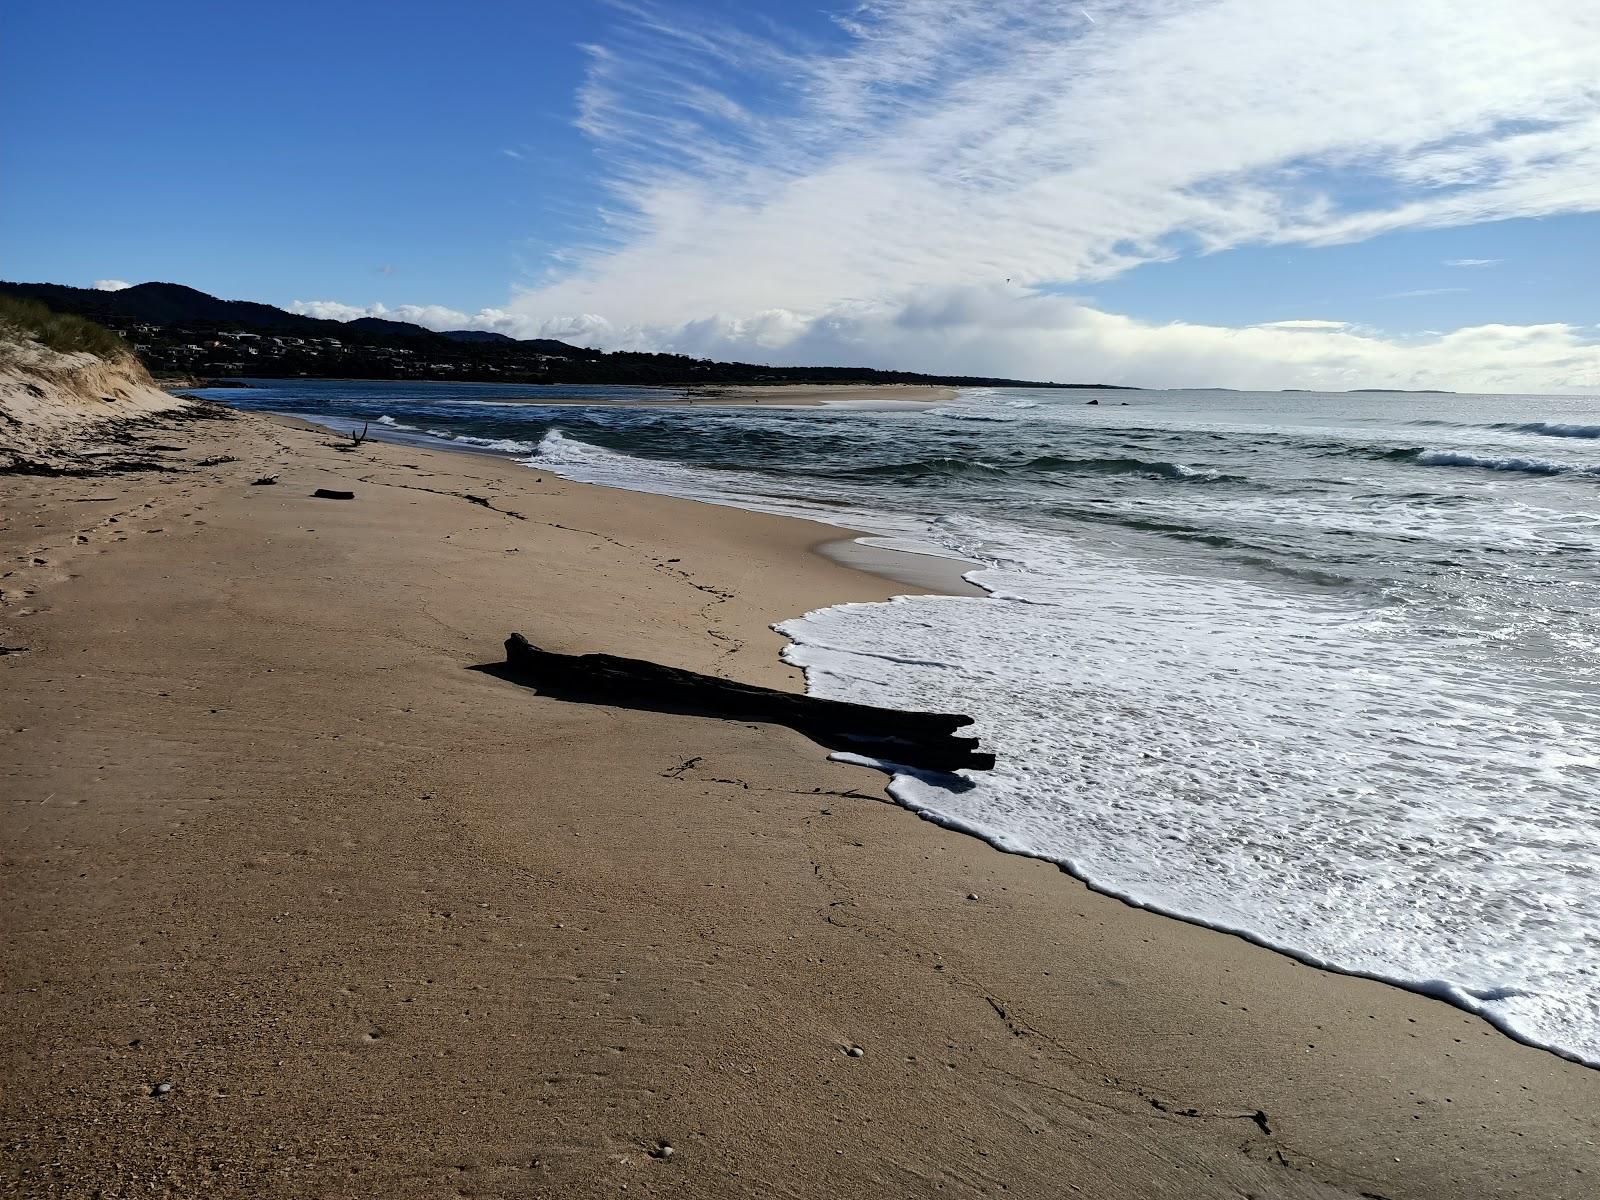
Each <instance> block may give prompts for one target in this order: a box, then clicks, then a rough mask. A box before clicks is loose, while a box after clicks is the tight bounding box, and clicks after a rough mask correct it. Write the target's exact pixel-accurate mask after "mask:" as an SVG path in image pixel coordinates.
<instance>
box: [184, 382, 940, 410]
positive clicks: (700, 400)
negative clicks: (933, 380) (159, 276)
mask: <svg viewBox="0 0 1600 1200" xmlns="http://www.w3.org/2000/svg"><path fill="white" fill-rule="evenodd" d="M268 382H269V383H274V384H282V385H293V384H295V383H297V382H310V383H346V382H373V383H383V384H395V385H399V384H405V383H410V382H416V383H419V384H431V385H437V384H438V383H440V382H448V381H440V380H415V381H412V380H404V379H385V380H368V381H362V380H344V379H320V378H319V379H314V380H304V381H302V380H298V379H292V378H291V379H281V380H280V379H269V380H268ZM161 386H162V388H163V389H164V390H165V391H167V392H168V393H169V394H171V395H175V396H183V395H187V394H189V393H191V392H204V391H221V390H228V391H232V390H235V389H238V390H245V391H252V390H263V389H260V388H257V386H256V385H255V384H248V383H228V384H222V385H220V386H218V387H208V386H206V385H205V384H204V383H200V384H188V385H179V384H177V383H172V382H170V381H169V382H165V383H163V384H162V385H161ZM473 386H478V387H496V386H502V387H507V388H517V387H523V388H526V387H553V388H560V387H598V386H608V387H615V388H619V389H620V388H631V389H632V390H635V391H641V392H646V391H648V392H661V393H663V395H662V396H661V397H660V398H658V399H650V400H614V399H610V398H608V397H604V396H592V397H582V398H577V399H564V400H541V399H538V398H535V397H528V396H510V397H506V398H504V399H503V400H501V401H499V403H504V404H527V405H537V406H539V407H541V408H563V407H570V406H574V405H581V406H586V407H591V408H592V407H597V406H598V407H613V408H687V407H691V406H695V405H701V406H704V407H707V408H712V407H717V408H817V407H826V406H828V405H834V404H837V405H849V406H851V407H858V406H861V405H868V406H871V405H877V404H885V405H890V406H894V407H898V406H900V405H907V406H917V407H920V406H925V405H935V404H947V403H949V402H950V401H951V400H954V399H955V398H956V397H957V396H959V395H960V394H961V390H962V389H961V388H959V387H954V386H945V385H943V384H914V383H859V384H858V383H817V384H811V383H788V384H775V385H772V386H766V385H756V384H616V385H596V384H493V383H475V384H474V385H473Z"/></svg>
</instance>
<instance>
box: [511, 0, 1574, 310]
mask: <svg viewBox="0 0 1600 1200" xmlns="http://www.w3.org/2000/svg"><path fill="white" fill-rule="evenodd" d="M621 11H622V13H623V21H622V25H621V27H620V28H619V29H618V31H617V33H616V35H615V37H614V38H613V39H611V40H609V41H608V42H607V44H605V45H603V46H601V45H597V46H592V47H590V48H589V49H588V53H589V56H590V72H589V77H588V81H587V83H586V84H585V87H584V89H583V94H582V97H581V113H580V118H579V125H580V127H581V128H582V129H583V130H584V131H585V132H586V133H587V134H589V136H590V137H591V138H593V139H594V140H595V142H596V144H597V146H598V148H599V150H600V152H601V154H602V156H603V159H604V161H605V162H606V163H607V164H608V169H609V171H610V172H611V182H612V185H613V190H614V193H615V195H616V198H617V203H616V205H615V207H614V208H613V209H612V210H610V211H608V212H607V213H606V214H605V221H604V223H603V225H602V226H600V227H599V228H597V229H596V230H595V231H594V233H595V237H594V239H593V240H592V242H591V244H590V245H588V246H587V247H586V248H580V250H579V252H578V256H577V265H576V267H575V268H571V269H568V270H567V271H566V272H565V273H564V274H562V275H561V276H560V277H558V278H554V279H552V280H551V281H550V282H549V283H548V284H546V285H544V286H541V287H537V288H534V289H533V290H531V291H530V292H529V293H528V294H527V295H526V296H524V297H523V298H522V299H521V300H520V301H519V302H518V303H517V305H516V308H517V310H518V311H520V312H526V313H529V314H530V315H533V314H538V315H541V316H544V315H552V314H556V313H562V312H573V311H580V312H583V311H601V312H605V313H608V314H613V315H614V316H615V317H617V318H620V319H622V320H626V321H630V322H652V321H660V322H672V321H676V320H679V319H681V318H682V317H683V315H684V314H685V312H689V313H702V314H704V313H712V312H734V313H750V312H756V311H760V310H762V309H766V308H770V307H774V306H779V307H783V308H786V309H789V310H791V311H795V312H798V313H801V314H805V313H808V312H814V311H818V310H820V309H821V308H822V307H825V306H828V305H831V304H835V303H837V302H840V301H843V300H852V301H863V302H871V301H874V300H878V299H881V298H882V297H884V296H886V295H889V294H893V293H898V292H901V291H904V290H905V289H908V288H916V287H937V286H948V285H951V284H955V283H961V282H986V281H991V280H998V279H1001V278H1005V277H1010V278H1013V279H1015V280H1017V281H1019V282H1022V283H1025V284H1040V283H1058V282H1062V281H1066V282H1078V281H1092V280H1096V279H1103V278H1106V277H1108V276H1111V275H1115V274H1117V273H1118V272H1120V271H1123V270H1125V269H1127V268H1128V267H1130V266H1132V265H1134V264H1136V263H1140V262H1144V261H1148V260H1151V259H1159V258H1164V257H1170V256H1172V255H1175V254H1179V253H1188V252H1195V251H1202V252H1203V251H1215V250H1220V249H1225V248H1227V247H1231V246H1237V245H1242V244H1246V243H1252V242H1254V243H1263V242H1309V243H1326V242H1335V241H1341V240H1352V239H1358V238H1363V237H1367V236H1371V235H1373V234H1376V233H1379V232H1384V231H1388V230H1392V229H1399V228H1407V227H1418V226H1429V225H1445V224H1462V223H1467V222H1472V221H1484V220H1490V219H1496V218H1503V217H1509V216H1528V215H1536V214H1541V213H1549V212H1560V211H1571V210H1579V209H1593V208H1596V207H1600V124H1597V122H1600V116H1597V114H1596V108H1595V99H1594V95H1593V92H1592V89H1591V86H1590V84H1591V81H1592V80H1593V79H1594V78H1597V77H1600V10H1596V9H1595V8H1594V7H1593V6H1591V5H1588V4H1586V3H1582V2H1580V0H1551V2H1548V3H1545V4H1542V5H1540V6H1538V8H1537V9H1535V10H1533V11H1523V10H1521V9H1518V10H1517V11H1515V12H1513V11H1511V10H1509V9H1507V8H1506V7H1505V6H1504V5H1503V4H1500V3H1498V2H1496V0H1464V2H1462V3H1446V2H1444V0H1418V2H1417V3H1413V4H1407V5H1394V4H1392V3H1388V2H1387V0H1384V2H1379V0H1352V2H1351V3H1347V4H1341V5H1335V6H1323V7H1320V8H1316V9H1311V8H1307V7H1305V6H1302V5H1293V4H1289V5H1286V4H1282V3H1279V2H1278V0H1216V2H1212V3H1183V2H1175V0H1126V2H1123V3H1118V4H1107V5H1103V6H1097V7H1096V10H1095V18H1096V20H1095V22H1093V23H1091V22H1088V21H1085V20H1084V19H1083V15H1082V12H1081V11H1080V10H1078V9H1077V8H1076V7H1070V8H1068V7H1063V6H1061V5H1059V4H1057V3H1054V2H1048V0H1016V2H1015V3H1011V4H1007V5H994V4H992V3H989V2H988V0H875V2H874V3H870V4H867V5H864V6H862V7H861V9H860V10H859V12H858V13H857V15H855V16H854V17H852V18H851V19H849V20H842V21H841V22H840V25H841V28H842V31H843V33H844V35H845V36H844V40H843V42H842V44H835V45H832V46H828V47H823V46H819V45H815V44H807V43H806V42H804V41H802V40H801V39H799V38H798V37H796V36H794V35H785V34H777V33H774V32H772V31H770V30H766V31H756V32H751V31H747V30H741V29H738V28H736V27H733V26H730V25H728V24H725V23H724V24H712V23H707V22H704V21H703V20H698V19H695V20H690V19H689V17H688V16H687V15H684V14H679V13H678V12H676V10H674V9H672V8H669V7H657V6H654V5H646V4H630V5H626V6H624V7H623V8H622V10H621ZM1348 185H1356V186H1348ZM1357 196H1360V197H1372V196H1376V197H1378V199H1377V200H1359V201H1358V200H1356V199H1353V198H1352V197H1357Z"/></svg>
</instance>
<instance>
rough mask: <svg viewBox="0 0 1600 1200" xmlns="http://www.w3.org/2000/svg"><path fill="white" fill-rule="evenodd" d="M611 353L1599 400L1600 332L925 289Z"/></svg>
mask: <svg viewBox="0 0 1600 1200" xmlns="http://www.w3.org/2000/svg"><path fill="white" fill-rule="evenodd" d="M605 343H606V344H608V345H611V346H631V347H634V348H649V349H654V348H661V349H669V350H674V351H678V352H680V353H685V354H694V355H706V356H710V357H715V358H725V359H742V360H745V361H756V362H772V363H817V362H830V363H842V364H848V365H852V366H871V367H891V368H905V367H907V366H911V367H914V368H915V369H916V370H920V371H928V372H934V373H941V374H943V373H950V374H973V375H990V376H1003V377H1008V378H1022V379H1044V380H1055V381H1058V382H1074V383H1081V382H1098V383H1123V384H1136V385H1141V386H1147V387H1191V386H1206V385H1214V386H1219V387H1236V388H1261V389H1270V388H1280V387H1303V388H1313V389H1318V390H1324V389H1326V390H1335V389H1342V388H1354V387H1389V388H1440V389H1449V390H1459V391H1475V392H1508V393H1518V392H1548V391H1573V392H1594V391H1597V390H1600V329H1596V328H1580V327H1577V326H1573V325H1564V324H1548V325H1522V326H1515V325H1479V326H1473V327H1469V328H1462V329H1456V330H1453V331H1450V332H1445V333H1439V334H1429V335H1421V336H1416V337H1407V338H1395V337H1385V336H1383V335H1381V334H1379V333H1376V332H1373V331H1370V330H1362V329H1357V328H1355V327H1352V326H1349V325H1346V324H1344V323H1342V322H1337V321H1279V322H1272V323H1270V324H1266V325H1254V326H1247V327H1242V328H1239V327H1230V326H1222V325H1205V324H1197V323H1190V322H1171V323H1166V324H1160V323H1153V322H1146V321H1138V320H1135V319H1133V318H1131V317H1126V316H1120V315H1117V314H1115V313H1108V312H1103V311H1101V310H1099V309H1095V308H1092V307H1089V306H1087V305H1084V304H1082V303H1080V302H1079V301H1076V300H1071V299H1067V298H1064V297H1057V296H1043V295H1038V294H1036V293H1031V292H1026V291H1024V290H1022V289H1019V288H1015V287H1004V286H1001V287H959V288H951V289H942V290H938V291H921V292H919V293H918V294H917V296H916V297H915V298H914V299H910V300H904V301H901V302H895V303H885V304H879V305H872V306H859V305H852V306H846V307H841V308H836V309H830V310H828V311H825V312H823V313H820V314H818V315H816V316H814V317H810V318H805V317H800V316H798V315H796V314H794V313H791V312H787V311H784V310H770V311H768V312H765V313H762V314H759V315H758V316H756V317H753V318H742V319H741V318H731V317H710V318H702V319H698V320H693V321H687V322H684V323H682V324H680V325H678V326H675V327H670V328H663V327H655V328H634V329H621V330H612V331H610V332H609V335H608V337H607V338H606V339H605Z"/></svg>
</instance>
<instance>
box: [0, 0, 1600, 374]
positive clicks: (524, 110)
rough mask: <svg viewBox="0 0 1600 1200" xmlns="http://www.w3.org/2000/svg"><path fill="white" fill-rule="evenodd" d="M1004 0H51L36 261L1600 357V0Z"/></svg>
mask: <svg viewBox="0 0 1600 1200" xmlns="http://www.w3.org/2000/svg"><path fill="white" fill-rule="evenodd" d="M1000 7H1002V6H996V5H992V4H988V3H984V2H980V0H875V3H873V4H871V5H868V6H858V5H855V4H833V5H830V4H828V3H826V2H825V0H824V2H822V3H818V4H816V5H810V6H804V7H802V6H797V5H794V4H781V3H772V2H768V3H763V4H750V3H745V4H738V5H733V4H723V3H710V2H703V0H702V2H694V0H682V2H675V0H659V2H657V0H616V2H608V3H602V2H600V0H592V2H588V3H584V2H577V3H561V4H558V3H527V2H524V3H513V2H508V0H480V2H475V3H473V4H469V5H457V6H451V7H450V8H448V9H445V8H441V7H440V6H439V5H437V4H436V3H427V4H424V3H420V2H413V0H393V2H390V3H383V4H378V3H366V2H361V0H352V2H342V3H327V2H326V0H324V2H323V3H320V4H308V3H299V2H288V3H279V4H276V5H273V6H271V7H270V8H260V7H255V8H245V7H243V6H232V5H221V4H216V3H207V4H201V3H174V2H169V0H152V2H149V3H143V4H138V5H129V4H126V3H122V4H112V3H107V2H104V0H82V2H80V3H78V4H74V5H71V6H64V5H60V4H56V3H46V2H44V0H15V2H14V3H12V4H11V5H9V6H8V10H7V11H8V15H7V19H6V36H5V37H4V38H3V39H0V102H3V103H4V105H5V109H6V111H7V112H8V113H9V114H13V115H14V119H13V120H11V121H9V122H7V128H6V131H5V133H4V135H3V141H0V179H3V184H0V276H3V277H5V278H8V279H27V280H49V281H54V282H62V283H72V284H78V285H82V286H88V285H90V284H92V283H94V282H95V281H97V280H121V281H129V282H140V281H144V280H149V279H168V280H175V281H178V282H182V283H187V284H191V285H193V286H195V287H199V288H202V289H204V290H206V291H210V292H214V293H216V294H219V295H223V296H228V297H231V298H247V299H256V300H264V301H267V302H270V303H275V304H280V305H284V306H291V305H295V306H299V307H300V308H301V309H302V311H312V312H319V313H324V314H326V315H334V316H354V315H358V314H359V313H362V312H386V313H397V314H399V315H402V316H406V317H408V318H410V319H417V320H421V321H423V322H424V323H428V324H432V325H435V326H436V327H452V326H456V325H464V324H470V325H477V326H482V327H486V328H500V329H504V330H506V331H508V332H513V333H518V334H522V335H535V334H546V335H554V336H566V337H569V338H572V339H574V340H580V341H588V342H591V343H594V344H600V345H606V346H637V347H649V348H670V349H680V350H685V351H689V352H695V353H707V354H716V355H719V356H725V357H741V358H749V359H759V360H765V361H851V362H862V363H870V364H871V365H893V366H902V367H909V368H923V369H937V370H958V369H959V370H971V371H983V372H986V373H987V372H995V373H1005V374H1014V375H1022V374H1027V375H1033V376H1045V377H1054V378H1083V377H1086V376H1091V375H1092V376H1093V377H1095V378H1100V379H1107V380H1111V381H1116V382H1139V383H1151V384H1198V383H1223V384H1230V385H1234V386H1268V385H1289V386H1317V385H1324V386H1335V385H1341V384H1342V385H1347V386H1374V385H1380V384H1384V383H1392V384H1395V385H1397V386H1422V385H1430V386H1462V387H1470V388H1473V389H1476V390H1496V389H1501V388H1503V389H1506V390H1547V389H1549V390H1557V389H1559V390H1586V389H1593V390H1600V351H1597V350H1596V349H1595V342H1596V340H1597V339H1596V326H1597V325H1600V301H1597V299H1596V297H1597V294H1600V289H1596V288H1594V287H1593V285H1592V283H1591V276H1592V273H1593V267H1594V264H1596V263H1597V262H1600V216H1597V212H1600V94H1597V92H1596V89H1595V88H1594V85H1593V80H1594V79H1596V78H1600V24H1597V18H1596V16H1595V13H1594V11H1593V6H1591V5H1589V4H1587V3H1580V2H1578V0H1572V2H1571V3H1566V2H1565V0H1550V3H1548V4H1547V5H1544V6H1542V7H1541V9H1540V11H1539V12H1538V13H1537V14H1518V13H1512V12H1510V11H1509V10H1508V9H1507V7H1506V6H1504V5H1502V4H1498V3H1491V2H1489V0H1459V2H1453V3H1449V4H1446V3H1443V2H1442V0H1439V2H1437V3H1436V2H1435V0H1416V2H1415V3H1414V4H1409V5H1403V6H1395V5H1392V4H1388V3H1379V2H1378V0H1350V2H1349V3H1347V4H1343V5H1340V6H1338V7H1337V8H1336V9H1334V10H1326V6H1312V5H1304V6H1302V5H1296V4H1284V3H1281V2H1279V0H1192V2H1189V3H1184V2H1181V0H1179V2H1174V3H1157V2H1156V0H1115V2H1112V0H1106V2H1101V3H1094V2H1090V3H1086V4H1084V5H1078V4H1063V3H1058V2H1050V0H1012V3H1009V4H1007V5H1005V6H1003V7H1004V10H1005V11H1004V12H1003V13H1001V12H999V11H998V9H999V8H1000ZM1397 8H1399V9H1403V10H1404V11H1401V12H1396V11H1395V10H1396V9H1397ZM1325 10H1326V11H1325ZM16 115H20V117H21V119H15V116H16ZM1464 264H1470V265H1464ZM1283 323H1293V324H1283ZM1486 329H1487V330H1489V331H1490V332H1484V331H1485V330H1486Z"/></svg>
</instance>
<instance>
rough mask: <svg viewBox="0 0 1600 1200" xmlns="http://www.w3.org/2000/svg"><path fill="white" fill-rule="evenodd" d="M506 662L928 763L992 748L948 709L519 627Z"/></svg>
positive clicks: (539, 680)
mask: <svg viewBox="0 0 1600 1200" xmlns="http://www.w3.org/2000/svg"><path fill="white" fill-rule="evenodd" d="M506 667H507V669H508V672H507V673H508V674H510V675H512V676H513V677H516V678H519V679H520V680H523V681H526V682H529V683H532V684H533V685H535V686H536V687H538V688H539V689H540V690H541V691H544V692H548V693H550V694H552V695H555V696H557V697H560V698H563V699H575V700H584V701H587V702H589V703H595V704H611V705H615V706H617V707H619V708H649V709H667V710H671V711H679V712H691V713H698V714H701V715H703V716H715V717H723V718H726V719H729V720H736V721H762V722H769V723H771V724H775V725H787V726H788V727H789V728H791V729H795V730H798V731H799V732H801V733H803V734H805V735H806V736H807V737H809V738H811V739H812V740H813V741H815V742H818V743H820V744H821V745H824V746H827V747H828V748H829V749H832V750H850V751H853V752H855V753H857V754H863V755H867V756H870V757H872V758H880V759H883V760H885V761H887V762H892V763H897V764H900V765H903V766H908V767H917V768H920V769H923V770H929V771H956V770H961V769H963V768H965V769H968V770H975V771H987V770H990V769H992V768H993V767H994V755H992V754H989V753H986V752H984V751H982V750H979V749H978V739H977V738H965V737H956V736H955V731H956V730H957V729H960V728H961V727H962V726H964V725H970V724H972V718H971V717H966V716H961V715H959V714H956V713H927V712H903V711H901V710H899V709H893V708H875V707H873V706H871V705H868V704H847V703H844V702H843V701H839V700H823V699H820V698H819V697H816V696H806V695H797V694H796V693H793V692H780V691H778V690H776V689H775V688H765V687H755V686H753V685H751V684H746V683H735V682H733V681H732V680H728V679H718V678H717V677H716V676H714V675H701V674H699V673H698V672H695V671H684V670H680V669H679V668H677V667H667V666H662V665H661V664H660V663H653V662H645V661H643V660H642V659H637V658H619V657H617V656H616V655H613V654H554V653H552V652H550V651H548V650H541V649H539V647H537V646H535V645H534V644H533V643H531V642H530V641H528V639H527V638H525V637H523V636H522V635H521V634H520V633H513V634H512V635H511V636H510V637H509V638H507V639H506Z"/></svg>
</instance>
